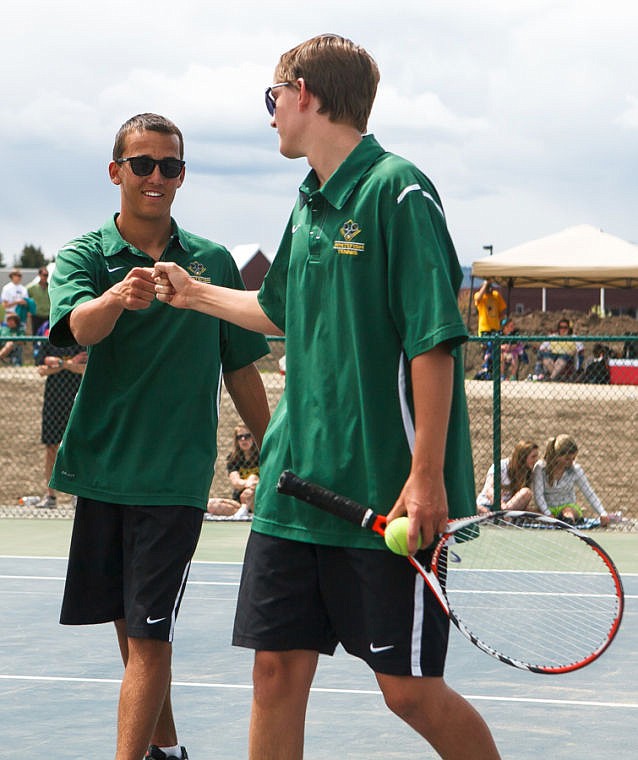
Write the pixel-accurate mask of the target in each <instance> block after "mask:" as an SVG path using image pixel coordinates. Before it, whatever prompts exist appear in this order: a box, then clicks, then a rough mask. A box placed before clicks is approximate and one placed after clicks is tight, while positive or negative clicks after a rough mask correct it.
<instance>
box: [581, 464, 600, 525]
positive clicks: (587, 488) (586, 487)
mask: <svg viewBox="0 0 638 760" xmlns="http://www.w3.org/2000/svg"><path fill="white" fill-rule="evenodd" d="M576 483H577V484H578V487H579V488H580V490H581V491H582V493H583V495H584V497H585V498H586V499H587V501H588V502H589V504H590V506H591V507H592V509H594V510H595V511H596V512H597V513H598V514H599V515H600V516H601V517H603V516H605V515H606V514H607V510H606V509H605V507H604V506H603V503H602V502H601V500H600V499H599V498H598V495H597V494H596V491H594V489H593V488H592V487H591V484H590V482H589V480H588V479H587V476H586V475H585V473H584V472H582V471H581V473H580V474H579V475H577V477H576Z"/></svg>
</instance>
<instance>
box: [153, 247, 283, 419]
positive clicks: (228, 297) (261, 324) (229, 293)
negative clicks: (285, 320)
mask: <svg viewBox="0 0 638 760" xmlns="http://www.w3.org/2000/svg"><path fill="white" fill-rule="evenodd" d="M155 283H156V284H155V290H156V292H157V298H158V299H159V300H160V301H164V302H165V303H169V304H170V305H171V306H174V307H175V308H176V309H193V310H195V311H200V312H202V314H210V315H211V316H212V317H218V318H219V319H224V320H225V321H226V322H232V323H233V324H235V325H239V326H240V327H243V328H245V329H246V330H253V331H254V332H259V333H264V335H282V334H283V333H282V331H281V330H280V329H279V328H278V327H277V326H276V325H275V324H273V323H272V322H271V321H270V319H268V317H267V316H266V314H265V313H264V311H263V309H262V308H261V306H260V305H259V301H258V300H257V291H256V290H248V291H246V290H233V289H232V288H223V287H221V286H219V285H208V284H207V283H204V282H198V281H197V280H194V279H192V277H190V276H189V275H188V274H187V272H186V271H185V270H183V269H182V268H181V267H179V266H178V265H177V264H175V263H173V262H165V261H161V262H157V264H155ZM253 432H254V431H253Z"/></svg>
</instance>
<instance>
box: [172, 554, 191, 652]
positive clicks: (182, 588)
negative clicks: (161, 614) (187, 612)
mask: <svg viewBox="0 0 638 760" xmlns="http://www.w3.org/2000/svg"><path fill="white" fill-rule="evenodd" d="M190 566H191V563H190V562H187V563H186V567H185V568H184V572H183V574H182V582H181V583H180V584H179V591H178V592H177V596H176V597H175V603H174V604H173V611H172V612H171V628H170V630H169V632H168V641H169V643H170V642H172V641H173V634H174V632H175V621H176V620H177V608H178V607H179V603H180V601H181V599H182V597H183V596H184V591H185V589H186V579H187V578H188V571H189V570H190Z"/></svg>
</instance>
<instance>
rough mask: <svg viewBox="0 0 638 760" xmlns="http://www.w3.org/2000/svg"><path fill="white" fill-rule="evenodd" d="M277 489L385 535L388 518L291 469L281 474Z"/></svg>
mask: <svg viewBox="0 0 638 760" xmlns="http://www.w3.org/2000/svg"><path fill="white" fill-rule="evenodd" d="M277 491H278V492H279V493H282V494H286V495H287V496H294V497H295V498H297V499H301V501H305V502H306V503H307V504H311V505H312V506H313V507H317V508H318V509H322V510H323V511H324V512H329V513H330V514H331V515H334V516H335V517H340V518H341V519H342V520H347V521H348V522H350V523H353V524H354V525H360V526H361V527H362V528H367V529H368V530H372V531H374V532H375V533H378V534H379V535H381V536H383V535H384V533H385V525H386V518H385V516H384V515H378V514H377V513H376V512H374V511H373V510H372V509H370V508H369V507H364V506H363V505H362V504H359V503H358V502H356V501H353V500H352V499H348V497H347V496H341V495H340V494H337V493H335V492H334V491H330V490H329V489H327V488H324V487H323V486H318V485H317V484H316V483H311V482H310V481H308V480H304V479H303V478H300V477H298V476H297V475H295V474H294V473H293V472H290V470H284V471H283V472H282V473H281V475H280V476H279V482H278V483H277Z"/></svg>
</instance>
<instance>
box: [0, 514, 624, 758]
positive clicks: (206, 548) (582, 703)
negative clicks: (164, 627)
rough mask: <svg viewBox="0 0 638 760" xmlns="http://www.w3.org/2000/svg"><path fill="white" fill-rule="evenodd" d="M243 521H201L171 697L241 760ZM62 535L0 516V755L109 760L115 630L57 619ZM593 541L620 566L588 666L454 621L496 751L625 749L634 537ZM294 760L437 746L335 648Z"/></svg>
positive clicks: (117, 673) (204, 739)
mask: <svg viewBox="0 0 638 760" xmlns="http://www.w3.org/2000/svg"><path fill="white" fill-rule="evenodd" d="M248 530H249V526H248V525H247V524H226V523H205V524H204V527H203V535H202V541H201V543H200V547H199V549H198V552H197V555H196V562H195V563H194V565H193V569H192V571H191V576H190V581H189V586H188V589H187V592H186V596H185V598H184V602H183V604H182V609H181V613H180V619H179V622H178V625H177V630H176V637H175V652H174V668H173V678H174V681H173V702H174V708H175V714H176V718H177V723H178V729H179V736H180V741H181V742H182V743H183V744H185V745H186V746H187V748H188V751H189V756H190V758H191V760H216V759H219V760H240V758H244V757H246V737H247V733H248V720H249V711H250V700H251V686H250V684H251V665H252V653H251V652H250V651H247V650H241V649H236V648H233V647H231V646H230V643H229V641H230V632H231V627H232V617H233V612H234V607H235V598H236V595H237V589H238V582H239V576H240V572H241V556H242V550H243V545H244V542H245V538H246V536H247V533H248ZM69 533H70V522H69V521H66V520H51V521H49V520H46V521H45V520H1V521H0V598H1V600H2V609H3V611H4V618H5V619H4V621H3V622H4V625H3V629H4V630H3V635H2V640H1V642H0V715H2V732H1V740H2V741H1V744H0V746H1V749H0V757H7V758H8V757H34V758H35V757H64V758H69V759H71V760H75V759H78V760H79V759H80V758H89V757H90V758H98V760H110V759H111V758H112V757H113V754H114V737H115V714H116V706H117V699H118V690H119V683H120V677H121V665H120V662H119V654H118V651H117V646H116V641H115V635H114V632H113V628H112V626H111V625H103V626H89V627H78V628H75V627H73V628H70V627H62V626H60V625H58V623H57V620H58V614H59V605H60V599H61V595H62V588H63V582H64V574H65V568H66V549H67V545H68V535H69ZM596 538H597V539H599V540H600V542H601V543H602V544H603V545H604V546H605V548H606V549H607V550H608V551H609V552H610V554H611V555H612V557H614V559H615V561H616V562H617V564H618V566H619V568H620V570H621V573H622V576H623V582H624V585H625V592H626V611H625V618H624V621H623V624H622V626H621V629H620V632H619V634H618V636H617V638H616V640H615V641H614V643H613V644H612V646H611V648H610V649H609V650H608V651H607V652H606V653H605V654H603V656H602V657H601V659H600V660H598V661H597V662H595V663H594V664H593V665H590V666H588V667H586V668H584V669H583V670H580V671H577V672H575V673H571V674H567V675H560V676H541V675H534V674H531V673H526V672H523V671H519V670H515V669H514V668H511V667H508V666H506V665H503V664H500V663H498V662H496V661H495V660H493V659H492V658H490V657H488V656H487V655H485V654H483V653H481V652H479V651H478V650H477V649H475V648H474V647H473V646H471V645H470V644H469V643H468V642H467V641H466V640H465V639H464V638H463V637H462V636H461V635H460V634H458V632H456V631H455V630H453V631H452V632H451V646H450V654H449V658H448V667H447V680H448V682H449V683H450V684H451V685H452V686H453V687H454V688H455V689H457V690H458V691H460V692H461V693H462V694H463V695H465V696H466V697H467V698H468V699H469V700H470V701H471V702H472V703H473V704H474V705H475V706H476V707H477V708H478V710H479V711H480V712H481V713H482V715H483V716H484V717H485V718H486V720H487V721H488V723H489V724H490V727H491V728H492V731H493V732H494V735H495V738H496V741H497V744H498V746H499V748H500V750H501V754H502V756H503V758H506V759H507V760H538V759H539V758H543V759H544V760H545V759H547V760H582V758H584V757H586V758H588V760H598V759H599V758H605V759H607V758H612V759H613V760H625V758H626V759H627V760H629V758H633V757H635V752H636V742H635V731H634V728H633V727H634V726H635V724H636V720H637V719H638V686H637V685H636V684H638V534H630V535H627V534H623V535H618V536H612V535H607V534H600V536H596ZM520 633H521V636H524V635H525V621H524V620H521V632H520ZM305 757H306V759H307V760H392V759H393V758H404V757H418V758H436V757H437V755H436V754H435V753H434V752H433V751H432V750H431V749H430V748H429V747H427V745H426V744H425V743H424V742H423V740H421V739H420V738H419V737H418V736H416V735H415V734H414V733H413V732H412V731H411V730H410V729H408V728H407V727H406V726H404V724H403V723H402V722H401V721H400V720H399V719H398V718H395V717H394V716H393V715H392V714H391V713H390V712H389V711H388V710H387V709H386V708H385V706H384V704H383V700H382V697H381V695H380V693H379V690H378V688H377V685H376V682H375V680H374V677H373V676H372V675H371V674H370V673H369V671H368V669H367V667H366V666H365V665H364V664H363V663H360V662H359V661H357V660H355V659H353V658H351V657H349V656H347V655H346V654H345V653H344V652H343V651H342V650H338V652H337V654H336V656H335V657H333V658H321V660H320V663H319V668H318V671H317V677H316V679H315V684H314V688H313V691H312V694H311V698H310V703H309V707H308V717H307V729H306V752H305ZM468 760H471V758H468Z"/></svg>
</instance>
